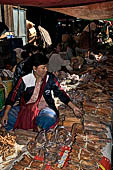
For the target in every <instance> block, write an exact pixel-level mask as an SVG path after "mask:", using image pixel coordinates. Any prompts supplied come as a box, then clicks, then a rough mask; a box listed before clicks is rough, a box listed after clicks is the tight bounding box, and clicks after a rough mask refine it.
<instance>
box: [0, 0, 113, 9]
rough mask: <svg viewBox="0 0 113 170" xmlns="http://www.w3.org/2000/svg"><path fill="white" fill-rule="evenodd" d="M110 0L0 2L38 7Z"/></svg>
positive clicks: (8, 0) (21, 0)
mask: <svg viewBox="0 0 113 170" xmlns="http://www.w3.org/2000/svg"><path fill="white" fill-rule="evenodd" d="M108 1H112V0H0V4H9V5H10V4H11V5H25V6H38V7H42V8H45V7H72V6H76V5H77V6H79V5H88V4H93V3H99V2H108Z"/></svg>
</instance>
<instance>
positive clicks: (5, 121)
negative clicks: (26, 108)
mask: <svg viewBox="0 0 113 170" xmlns="http://www.w3.org/2000/svg"><path fill="white" fill-rule="evenodd" d="M7 122H8V114H4V116H3V117H2V125H3V126H5V125H6V124H7Z"/></svg>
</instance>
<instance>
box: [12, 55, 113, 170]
mask: <svg viewBox="0 0 113 170" xmlns="http://www.w3.org/2000/svg"><path fill="white" fill-rule="evenodd" d="M60 76H61V77H60V78H61V80H62V83H61V84H62V87H63V88H65V89H66V91H67V93H68V94H69V96H70V97H71V99H72V100H73V103H75V105H77V106H78V107H79V108H80V110H81V111H82V112H83V118H82V119H79V118H77V117H75V116H74V113H73V111H72V110H71V109H70V108H69V107H67V106H65V105H63V104H61V103H60V101H59V100H57V101H56V104H57V105H58V108H59V111H60V116H61V117H62V122H63V123H62V122H61V125H63V126H57V127H56V128H55V129H51V130H50V131H48V132H47V133H45V132H44V131H42V132H41V133H40V135H38V136H35V134H30V135H31V136H32V135H33V138H34V140H31V139H30V138H29V140H28V141H27V143H25V145H26V146H27V147H26V151H25V152H24V154H21V156H20V157H19V158H17V159H15V160H14V161H13V163H12V164H11V166H10V168H9V169H12V170H16V169H17V170H18V169H21V170H22V169H23V170H25V169H26V170H27V169H31V170H36V169H40V170H60V169H64V170H70V169H71V168H73V169H74V170H88V169H89V170H101V169H106V170H110V169H111V168H110V166H111V145H112V137H111V131H110V130H111V125H112V112H113V109H112V108H113V107H112V98H113V96H112V95H113V88H112V85H113V83H112V79H113V67H112V62H111V58H110V61H109V60H108V61H107V62H106V63H105V64H104V65H103V64H101V63H100V64H98V65H96V66H93V65H92V66H91V67H89V66H88V67H87V66H86V65H85V66H84V68H83V69H81V72H80V73H79V76H78V75H69V74H66V73H63V74H62V73H61V74H60ZM15 133H16V136H17V139H19V136H20V135H21V133H22V131H21V133H20V131H19V130H18V131H16V132H15ZM23 136H24V139H23V140H25V135H24V133H23ZM26 136H27V134H26ZM28 136H29V135H28ZM31 136H30V137H31ZM27 139H28V138H27Z"/></svg>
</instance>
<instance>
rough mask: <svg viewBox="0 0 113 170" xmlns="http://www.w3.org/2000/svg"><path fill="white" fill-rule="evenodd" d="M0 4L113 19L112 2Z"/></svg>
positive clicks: (23, 0)
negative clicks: (35, 7)
mask: <svg viewBox="0 0 113 170" xmlns="http://www.w3.org/2000/svg"><path fill="white" fill-rule="evenodd" d="M0 4H11V5H22V6H37V7H42V8H47V9H49V10H52V11H56V12H60V13H63V14H66V15H70V16H74V17H78V18H82V19H91V20H94V19H97V20H98V19H108V18H113V0H0Z"/></svg>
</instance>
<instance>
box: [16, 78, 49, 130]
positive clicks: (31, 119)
mask: <svg viewBox="0 0 113 170" xmlns="http://www.w3.org/2000/svg"><path fill="white" fill-rule="evenodd" d="M45 83H46V76H45V78H44V80H43V83H42V85H41V88H40V92H39V96H38V99H37V101H36V102H35V103H29V104H25V105H23V106H21V107H20V111H19V113H18V117H17V120H16V123H15V125H14V129H24V130H27V129H36V117H37V116H38V113H39V110H38V104H39V101H40V99H41V96H42V94H43V90H44V87H45Z"/></svg>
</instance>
